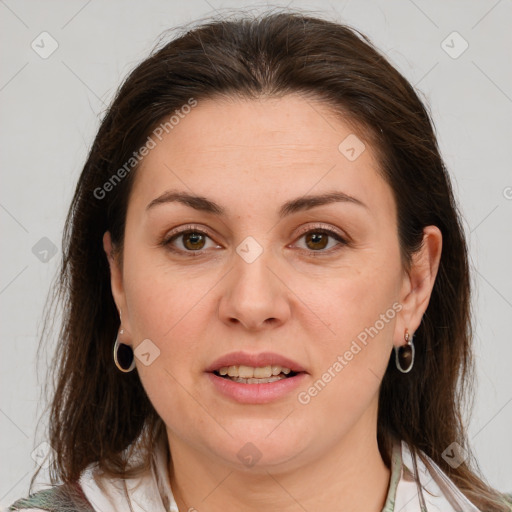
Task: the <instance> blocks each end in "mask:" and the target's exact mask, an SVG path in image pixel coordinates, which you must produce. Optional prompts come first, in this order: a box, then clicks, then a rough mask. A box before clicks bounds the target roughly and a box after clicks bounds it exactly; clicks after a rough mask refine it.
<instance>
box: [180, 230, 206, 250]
mask: <svg viewBox="0 0 512 512" xmlns="http://www.w3.org/2000/svg"><path fill="white" fill-rule="evenodd" d="M189 242H190V243H189ZM197 244H199V246H198V245H197ZM183 245H184V246H185V247H186V248H187V249H201V248H202V247H203V246H204V235H202V234H200V233H186V234H185V235H183Z"/></svg>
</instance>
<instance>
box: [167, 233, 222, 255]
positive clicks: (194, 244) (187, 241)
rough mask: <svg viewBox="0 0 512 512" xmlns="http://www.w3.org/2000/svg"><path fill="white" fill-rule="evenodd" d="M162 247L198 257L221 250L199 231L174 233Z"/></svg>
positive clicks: (205, 234) (206, 235)
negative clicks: (210, 251) (208, 251)
mask: <svg viewBox="0 0 512 512" xmlns="http://www.w3.org/2000/svg"><path fill="white" fill-rule="evenodd" d="M162 245H164V246H165V247H167V248H169V249H170V250H172V251H173V252H176V253H181V254H187V253H188V254H189V255H193V256H197V255H199V254H203V253H206V252H207V250H208V249H212V248H215V249H219V248H220V246H219V245H216V244H215V243H214V241H213V240H212V239H211V237H210V236H209V235H208V234H207V233H206V232H203V231H201V230H198V229H186V230H183V231H179V232H178V233H174V234H173V235H172V236H170V237H168V238H166V239H164V240H163V241H162Z"/></svg>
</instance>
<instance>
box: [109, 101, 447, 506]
mask: <svg viewBox="0 0 512 512" xmlns="http://www.w3.org/2000/svg"><path fill="white" fill-rule="evenodd" d="M353 133H355V130H354V127H353V126H352V125H351V124H349V123H347V122H345V121H344V120H342V119H339V117H335V116H334V114H333V113H332V112H331V111H330V110H329V109H328V107H327V106H325V105H323V104H321V103H319V102H312V101H311V100H308V101H306V100H305V99H304V98H302V97H300V96H299V95H288V96H284V97H282V98H280V99H277V98H265V99H261V100H241V99H229V100H227V99H226V100H224V99H223V100H215V101H214V100H206V101H202V102H201V101H200V102H199V104H198V106H197V107H195V108H194V109H193V110H192V111H191V113H189V114H188V115H187V116H186V117H185V118H184V119H182V120H181V121H180V123H179V124H178V125H177V126H175V127H174V129H173V130H172V131H171V132H170V133H169V134H168V135H167V136H165V137H164V138H163V140H162V141H161V142H159V143H158V145H157V146H156V147H155V148H154V149H153V150H152V151H151V152H150V153H149V154H148V155H147V156H146V157H145V159H144V161H143V163H142V166H141V168H139V169H138V170H137V175H136V179H135V182H134V187H133V190H132V194H131V197H130V201H129V206H128V211H127V221H126V232H125V242H124V248H123V262H122V265H121V264H120V260H119V255H118V254H117V253H116V252H115V251H114V250H113V249H114V248H113V247H112V243H111V239H110V235H109V233H108V232H107V233H106V234H105V236H104V248H105V252H106V254H107V257H108V258H109V262H110V267H111V285H112V293H113V296H114V299H115V301H116V304H117V307H118V309H119V310H120V311H121V312H122V328H123V329H124V334H123V335H122V336H121V341H122V342H123V343H127V344H130V345H132V346H133V347H134V348H136V347H137V346H138V345H139V344H140V343H141V342H142V340H145V339H150V340H151V341H152V343H154V344H155V345H156V346H157V347H158V349H159V350H160V355H159V357H157V358H156V359H155V360H154V361H153V362H152V364H150V365H149V366H145V365H144V364H142V363H141V361H140V360H138V359H137V371H138V373H139V376H140V379H141V381H142V384H143V386H144V388H145V390H146V392H147V394H148V396H149V398H150V400H151V401H152V403H153V405H154V406H155V408H156V410H157V412H158V413H159V415H160V416H161V418H162V419H163V421H164V422H165V424H166V427H167V435H168V439H169V445H170V449H171V454H172V461H171V462H170V467H169V470H170V483H171V487H172V489H173V493H174V495H175V498H176V500H177V503H178V506H179V508H180V510H181V511H186V510H189V509H190V508H191V507H194V508H195V509H197V510H198V511H200V512H207V511H208V512H217V511H223V512H226V511H227V512H230V511H238V510H244V511H253V510H254V511H256V510H258V511H261V510H265V509H267V510H281V511H285V512H288V511H290V512H291V511H299V510H304V509H305V510H309V511H317V510H344V511H349V512H350V511H354V512H355V511H359V512H360V511H361V510H368V511H371V510H375V511H380V510H381V508H382V507H383V505H384V502H385V499H386V495H387V491H388V486H389V477H390V471H389V469H388V468H387V467H386V466H385V464H384V462H383V460H382V457H381V454H380V452H379V449H378V445H377V439H376V432H377V405H378V392H379V386H380V383H381V380H382V377H383V375H384V372H385V369H386V366H387V364H388V361H389V358H390V356H391V352H392V349H393V346H398V345H402V344H404V343H405V341H404V333H405V330H406V329H408V330H409V332H410V333H411V334H412V333H414V331H415V330H416V329H417V328H418V326H419V324H420V322H421V318H422V315H423V313H424V312H425V310H426V308H427V305H428V301H429V299H430V295H431V291H432V287H433V284H434V280H435V276H436V273H437V269H438V264H439V259H440V254H441V246H442V239H441V233H440V231H439V229H438V228H436V227H434V226H429V227H427V228H425V230H424V244H423V247H422V249H421V251H420V252H419V253H417V254H415V255H414V257H413V262H412V266H411V268H410V269H408V270H406V269H404V267H403V266H402V262H401V259H400V251H399V242H398V234H397V221H396V205H395V202H394V199H393V195H392V191H391V188H390V187H389V185H388V184H387V183H386V182H385V181H384V180H383V178H382V177H381V176H380V175H379V173H378V162H377V161H376V159H375V154H374V151H373V150H372V148H371V146H370V145H369V144H368V143H366V150H365V151H364V152H363V153H362V154H361V155H360V156H359V157H358V158H357V159H356V160H355V161H353V162H351V161H349V160H348V159H347V158H346V157H345V156H344V154H342V153H341V152H340V151H339V150H338V146H339V144H340V142H342V141H343V140H344V139H345V138H346V137H347V136H348V135H350V134H353ZM358 137H360V139H361V140H364V139H363V137H362V135H358ZM171 189H173V190H179V191H185V192H189V193H192V194H194V195H200V196H205V197H207V198H209V199H211V200H213V201H215V202H216V203H218V204H219V205H221V206H222V207H223V208H225V210H226V214H225V216H223V217H220V216H218V215H215V214H212V213H206V212H203V211H197V210H195V209H193V208H191V207H190V206H186V205H184V204H180V203H178V202H172V203H165V204H159V205H156V206H154V207H152V208H150V209H149V210H148V209H147V205H148V204H149V203H151V201H153V200H154V199H155V198H157V197H159V196H161V195H162V194H163V193H164V192H166V191H168V190H171ZM333 190H336V191H342V192H344V193H345V194H348V195H350V196H353V197H355V198H357V199H358V200H359V201H361V202H362V203H364V205H365V206H361V205H358V204H355V203H352V202H335V203H330V204H325V205H321V206H317V207H314V208H312V209H309V210H305V211H298V212H295V213H293V214H291V215H289V216H286V217H285V218H282V219H280V218H279V217H278V210H279V208H280V207H281V205H282V204H283V203H285V202H286V201H289V200H291V199H295V198H298V197H302V196H304V195H312V194H320V193H324V192H327V191H333ZM191 223H192V224H194V225H196V229H197V227H200V228H201V229H203V230H206V231H207V232H208V236H209V238H205V239H204V246H203V247H202V249H203V250H204V251H205V252H204V253H203V254H200V255H194V254H191V253H192V252H193V249H194V248H196V247H198V248H201V243H199V244H198V243H197V239H196V240H192V243H191V241H190V239H187V238H186V237H178V238H177V239H175V240H174V241H173V242H172V247H174V248H175V249H176V250H177V251H178V252H172V251H171V250H170V249H169V246H167V247H166V246H165V245H162V244H161V241H162V240H163V239H165V237H166V235H169V234H170V233H171V231H173V230H174V228H180V229H181V228H183V229H187V227H188V225H189V224H191ZM319 224H320V225H321V227H324V228H327V229H331V230H333V231H335V232H337V233H339V234H340V235H341V236H342V237H344V238H345V239H346V240H347V243H346V244H340V242H338V241H337V240H336V239H335V238H328V240H329V242H328V245H327V246H326V247H325V248H324V246H322V245H321V244H320V249H318V245H315V244H314V243H312V242H311V240H310V241H309V242H308V240H307V238H306V236H305V235H304V234H303V233H302V234H301V233H300V231H299V228H302V227H310V228H311V230H312V231H314V232H316V231H315V229H318V225H319ZM247 236H251V237H253V238H254V239H255V240H256V241H257V242H258V243H259V245H260V246H261V248H262V249H263V252H262V254H261V255H260V256H259V257H258V258H257V259H256V260H255V261H254V262H252V263H247V262H246V261H245V260H244V259H243V258H241V257H240V256H239V254H238V253H237V252H236V248H237V246H239V244H240V243H241V242H242V241H243V240H244V239H245V238H246V237H247ZM167 238H168V237H167ZM324 240H325V239H324ZM200 241H201V240H200ZM183 242H188V245H187V246H184V245H183ZM194 243H195V244H196V245H194ZM187 247H188V253H186V251H187ZM190 247H192V250H191V249H190ZM180 249H181V253H179V251H180ZM196 250H197V249H196ZM321 252H323V254H319V253H321ZM394 303H398V304H400V305H401V309H400V311H399V312H398V313H397V314H396V315H395V316H394V318H393V319H392V320H390V321H388V322H387V323H386V324H385V326H384V328H382V329H381V330H380V331H379V332H378V334H377V335H376V336H374V337H373V338H371V339H370V341H369V343H368V344H367V345H366V346H364V348H363V349H362V350H361V351H360V352H359V353H357V355H355V356H354V357H353V359H352V360H351V361H350V362H349V363H348V364H347V365H346V366H345V367H344V368H343V370H342V371H340V372H338V373H337V374H336V377H334V378H333V379H332V380H331V382H329V383H328V385H326V386H325V387H324V389H323V390H322V391H321V392H320V393H318V394H317V396H315V397H314V398H312V399H311V401H310V402H309V403H308V404H306V405H303V404H301V403H299V401H298V399H297V392H292V393H290V394H289V395H287V396H285V397H283V398H281V399H279V400H277V401H275V402H271V403H268V404H259V405H256V404H239V403H237V402H234V401H233V400H230V399H229V398H226V397H224V396H222V395H220V394H219V393H218V392H217V391H216V390H215V388H214V387H213V386H212V384H211V383H210V382H209V379H207V377H206V375H205V373H204V371H205V368H206V367H207V366H208V365H209V364H211V363H212V362H213V361H214V360H215V359H217V358H218V357H220V356H221V355H224V354H226V353H229V352H232V351H237V350H244V351H247V352H250V353H259V352H263V351H273V352H277V353H279V354H282V355H285V356H287V357H289V358H291V359H293V360H295V361H297V362H299V363H300V364H301V365H302V366H303V367H304V368H305V369H306V370H307V372H308V373H309V374H308V375H307V378H306V380H305V385H304V386H301V389H300V390H298V391H301V390H302V391H303V390H307V388H308V387H309V386H311V385H312V384H313V383H314V382H315V381H317V380H318V379H319V378H321V376H322V374H324V373H325V372H326V371H327V369H328V368H329V367H332V365H333V363H334V362H335V361H336V360H337V356H338V355H340V354H344V353H345V352H346V351H347V350H348V349H349V348H350V345H351V343H352V341H353V340H354V339H356V337H357V335H358V334H359V333H361V332H362V331H364V329H365V328H366V327H369V326H373V325H374V324H375V323H376V321H377V320H378V319H379V318H380V315H381V314H384V313H386V311H388V310H389V309H390V308H392V305H393V304H394ZM247 442H251V443H252V444H254V445H255V446H256V447H257V449H258V450H259V452H261V459H260V460H259V461H258V462H257V463H256V464H255V465H254V466H252V467H247V466H245V465H244V464H243V463H242V462H241V461H240V460H239V458H238V457H237V454H238V452H239V450H240V449H241V448H242V447H243V446H244V445H245V444H246V443H247ZM312 490H314V492H312Z"/></svg>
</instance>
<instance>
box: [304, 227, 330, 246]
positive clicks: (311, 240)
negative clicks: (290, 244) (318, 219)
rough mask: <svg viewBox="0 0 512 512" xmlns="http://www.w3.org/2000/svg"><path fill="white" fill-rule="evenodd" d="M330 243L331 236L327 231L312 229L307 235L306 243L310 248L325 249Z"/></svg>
mask: <svg viewBox="0 0 512 512" xmlns="http://www.w3.org/2000/svg"><path fill="white" fill-rule="evenodd" d="M328 243H329V236H328V235H326V234H325V233H320V232H317V231H312V232H311V233H308V234H307V235H306V245H307V246H308V248H309V249H313V250H315V251H316V250H319V249H325V248H326V247H327V244H328Z"/></svg>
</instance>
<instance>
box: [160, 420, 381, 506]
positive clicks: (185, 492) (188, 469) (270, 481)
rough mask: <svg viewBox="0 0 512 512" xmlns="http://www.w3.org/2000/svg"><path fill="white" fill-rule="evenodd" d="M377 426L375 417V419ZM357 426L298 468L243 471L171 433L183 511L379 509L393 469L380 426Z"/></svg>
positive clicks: (173, 474)
mask: <svg viewBox="0 0 512 512" xmlns="http://www.w3.org/2000/svg"><path fill="white" fill-rule="evenodd" d="M375 425H376V422H375ZM360 426H361V425H359V422H358V424H356V425H355V426H354V428H353V429H352V430H351V431H350V432H349V433H348V434H346V435H345V436H343V438H342V439H341V440H340V441H339V442H338V443H337V444H336V445H335V446H333V447H331V449H330V450H328V453H322V454H319V455H318V456H317V457H315V458H311V459H308V461H307V462H305V463H303V464H302V465H300V466H297V467H295V468H293V469H291V470H290V469H289V470H286V471H279V469H277V468H276V467H268V468H267V470H264V471H261V470H260V472H259V473H257V474H256V473H253V472H247V471H239V470H235V469H233V468H232V467H227V466H225V465H224V466H223V465H222V464H221V463H219V462H218V461H215V460H213V459H210V458H206V457H205V455H204V453H199V452H197V451H195V450H193V449H191V447H190V445H187V444H185V443H181V442H180V441H179V439H176V438H175V437H173V436H172V435H170V433H169V432H168V436H169V441H170V442H169V445H170V446H172V450H171V452H172V463H171V467H170V483H171V488H172V491H173V494H174V497H175V500H176V503H177V505H178V508H179V510H180V512H183V511H185V512H186V511H200V512H232V511H233V512H234V511H239V510H244V511H247V512H253V511H254V512H256V511H258V512H261V510H262V509H265V508H266V509H268V510H280V511H283V512H292V511H293V512H295V511H297V510H299V509H302V510H311V511H312V510H343V511H344V512H360V511H361V510H365V511H375V512H380V511H381V510H382V508H383V507H384V504H385V501H386V496H387V492H388V488H389V479H390V470H389V469H388V468H387V467H386V465H385V464H384V462H383V460H382V457H381V455H380V452H379V448H378V444H377V439H376V430H375V432H374V434H375V435H371V436H369V435H368V430H367V429H361V428H360Z"/></svg>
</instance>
